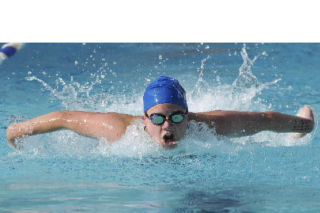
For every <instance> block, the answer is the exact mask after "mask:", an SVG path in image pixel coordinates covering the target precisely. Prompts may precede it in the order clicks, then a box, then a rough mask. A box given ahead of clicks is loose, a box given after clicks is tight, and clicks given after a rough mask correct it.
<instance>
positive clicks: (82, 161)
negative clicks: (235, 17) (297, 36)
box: [0, 43, 320, 212]
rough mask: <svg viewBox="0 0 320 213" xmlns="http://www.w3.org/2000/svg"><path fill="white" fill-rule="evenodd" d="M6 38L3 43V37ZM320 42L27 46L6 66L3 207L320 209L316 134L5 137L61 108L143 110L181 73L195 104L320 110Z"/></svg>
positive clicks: (199, 107) (0, 135) (0, 102)
mask: <svg viewBox="0 0 320 213" xmlns="http://www.w3.org/2000/svg"><path fill="white" fill-rule="evenodd" d="M1 45H2V44H1ZM319 71H320V44H312V43H310V44H285V43H278V44H270V43H267V44H253V43H250V44H242V43H237V44H231V43H229V44H224V43H218V44H206V43H205V44H196V43H188V44H183V43H179V44H175V43H169V44H165V43H158V44H152V43H146V44H134V43H131V44H125V43H121V44H118V43H111V44H93V43H87V44H77V43H74V44H59V43H56V44H26V45H25V46H24V47H23V48H22V49H21V50H20V51H19V52H17V54H16V55H15V56H13V57H11V58H9V59H7V60H5V61H2V63H1V65H0V73H1V78H0V84H1V87H0V94H1V95H0V112H1V113H0V122H1V123H0V127H1V130H0V131H1V132H0V139H1V144H0V174H1V175H0V212H30V211H32V212H319V211H320V166H319V165H320V157H319V151H320V145H319V133H318V131H317V130H315V131H314V132H312V133H311V134H308V135H307V136H306V137H304V138H302V139H298V140H291V139H290V137H289V134H284V133H283V134H276V133H273V132H261V133H258V134H256V135H253V136H249V137H241V138H225V137H217V136H214V135H213V134H212V131H210V130H206V129H205V128H204V129H202V130H201V131H199V129H197V128H196V127H194V126H192V125H191V127H190V129H189V130H188V132H187V137H185V138H184V139H183V140H182V141H181V142H180V144H179V146H178V147H177V148H176V149H174V150H163V149H161V148H159V147H158V146H157V145H156V144H155V143H153V142H152V141H150V140H149V139H148V137H146V135H144V133H143V131H141V129H139V125H138V124H134V125H133V126H131V127H130V128H129V129H128V131H127V133H126V135H125V136H124V137H123V138H122V139H121V140H120V141H118V142H117V143H114V144H109V143H108V142H106V141H104V140H101V141H99V140H95V139H91V138H87V137H83V136H79V135H77V134H75V133H73V132H71V131H68V130H63V131H57V132H52V133H47V134H43V135H36V136H30V137H25V138H22V139H20V140H19V146H20V147H21V150H19V151H15V150H13V149H11V148H10V147H9V146H8V145H7V144H6V137H5V131H6V128H7V126H8V124H9V123H11V122H18V121H23V120H26V119H30V118H33V117H35V116H38V115H41V114H44V113H48V112H51V111H55V110H63V109H68V110H85V111H99V112H109V111H115V112H121V113H129V114H134V115H141V114H142V110H143V108H142V95H143V91H144V88H145V86H146V85H147V84H148V83H149V82H150V81H151V80H153V79H155V78H156V77H158V76H159V75H169V76H172V77H175V78H177V79H179V81H180V82H181V84H182V85H183V86H184V87H185V89H186V91H187V99H188V103H189V109H190V111H193V112H200V111H208V110H215V109H226V110H249V111H268V110H273V111H280V112H283V113H289V114H296V113H297V111H298V109H299V108H300V107H302V106H303V105H305V104H308V105H310V106H311V107H312V108H313V109H314V110H315V114H316V115H315V116H316V119H318V116H317V112H319V111H320V85H319V80H320V78H319Z"/></svg>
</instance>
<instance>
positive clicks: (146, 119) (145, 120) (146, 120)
mask: <svg viewBox="0 0 320 213" xmlns="http://www.w3.org/2000/svg"><path fill="white" fill-rule="evenodd" d="M141 118H142V119H143V123H144V125H145V126H146V125H147V122H148V118H147V117H146V116H145V115H144V116H141Z"/></svg>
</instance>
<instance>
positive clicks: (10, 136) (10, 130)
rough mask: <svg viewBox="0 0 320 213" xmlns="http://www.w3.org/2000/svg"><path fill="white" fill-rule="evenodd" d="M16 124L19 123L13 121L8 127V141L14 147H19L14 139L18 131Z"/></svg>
mask: <svg viewBox="0 0 320 213" xmlns="http://www.w3.org/2000/svg"><path fill="white" fill-rule="evenodd" d="M16 126H17V124H15V123H13V124H10V125H9V126H8V128H7V141H8V144H9V145H10V146H11V147H13V148H14V149H16V148H17V146H16V144H15V142H14V139H15V138H16V132H17V128H16Z"/></svg>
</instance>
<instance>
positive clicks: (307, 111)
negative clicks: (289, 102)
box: [291, 105, 314, 138]
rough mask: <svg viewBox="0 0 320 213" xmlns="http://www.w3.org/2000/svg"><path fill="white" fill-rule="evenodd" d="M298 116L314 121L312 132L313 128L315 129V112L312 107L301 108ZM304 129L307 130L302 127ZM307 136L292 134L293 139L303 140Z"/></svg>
mask: <svg viewBox="0 0 320 213" xmlns="http://www.w3.org/2000/svg"><path fill="white" fill-rule="evenodd" d="M297 116H299V117H302V118H306V119H309V120H311V121H312V125H311V127H310V128H311V130H312V129H313V127H314V117H313V112H312V109H311V107H309V106H307V105H306V106H304V107H302V108H300V110H299V112H298V114H297ZM302 128H305V127H303V126H302ZM306 134H307V133H295V134H292V135H291V137H292V138H301V137H303V136H305V135H306Z"/></svg>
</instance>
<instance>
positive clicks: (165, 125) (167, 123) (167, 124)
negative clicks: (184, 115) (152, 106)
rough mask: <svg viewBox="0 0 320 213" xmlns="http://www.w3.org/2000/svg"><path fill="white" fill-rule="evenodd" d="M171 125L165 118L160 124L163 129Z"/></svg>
mask: <svg viewBox="0 0 320 213" xmlns="http://www.w3.org/2000/svg"><path fill="white" fill-rule="evenodd" d="M170 126H171V122H170V121H169V120H165V122H164V123H163V124H162V128H163V129H167V128H169V127H170Z"/></svg>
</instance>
